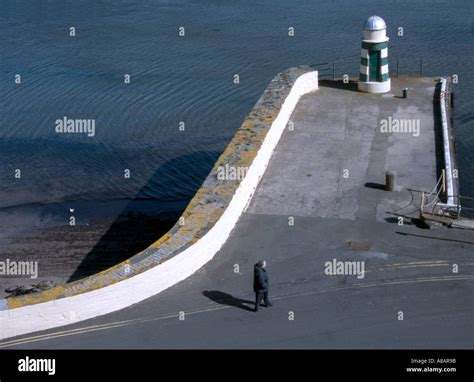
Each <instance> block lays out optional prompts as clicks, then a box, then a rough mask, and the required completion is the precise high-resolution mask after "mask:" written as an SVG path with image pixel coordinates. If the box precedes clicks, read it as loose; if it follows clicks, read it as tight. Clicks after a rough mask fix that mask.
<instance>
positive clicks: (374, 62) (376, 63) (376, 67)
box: [369, 50, 380, 81]
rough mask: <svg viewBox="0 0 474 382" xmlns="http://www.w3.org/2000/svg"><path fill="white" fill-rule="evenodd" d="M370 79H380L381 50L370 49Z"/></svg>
mask: <svg viewBox="0 0 474 382" xmlns="http://www.w3.org/2000/svg"><path fill="white" fill-rule="evenodd" d="M369 68H370V72H369V81H380V79H379V77H380V76H379V73H380V51H373V50H372V51H369Z"/></svg>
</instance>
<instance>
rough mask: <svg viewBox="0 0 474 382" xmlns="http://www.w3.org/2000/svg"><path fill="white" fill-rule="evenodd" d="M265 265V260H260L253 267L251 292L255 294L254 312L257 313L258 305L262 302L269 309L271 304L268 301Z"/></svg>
mask: <svg viewBox="0 0 474 382" xmlns="http://www.w3.org/2000/svg"><path fill="white" fill-rule="evenodd" d="M266 266H267V263H266V262H265V260H260V261H258V262H257V264H255V265H254V267H253V290H254V292H255V312H258V309H259V307H260V304H261V303H262V299H263V302H264V304H265V307H267V308H268V307H270V306H272V304H271V303H270V301H268V274H267V270H266V269H265V268H266Z"/></svg>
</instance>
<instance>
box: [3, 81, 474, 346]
mask: <svg viewBox="0 0 474 382" xmlns="http://www.w3.org/2000/svg"><path fill="white" fill-rule="evenodd" d="M418 84H419V86H420V88H419V91H418V92H416V94H417V96H418V98H416V97H415V96H413V98H414V99H412V100H411V104H410V105H407V104H405V105H404V104H401V102H402V101H401V100H400V99H398V98H395V97H393V96H392V97H390V96H385V97H383V96H370V95H360V94H359V93H356V92H352V91H350V90H340V89H336V88H332V87H322V88H321V90H320V92H319V94H317V93H316V94H312V95H308V96H305V97H304V98H303V99H302V100H301V102H300V103H299V105H298V106H297V109H296V110H295V112H294V114H293V116H292V120H293V122H294V125H295V129H294V130H293V131H286V132H285V134H284V136H283V137H282V140H281V141H280V143H279V145H278V147H277V150H276V151H275V153H274V155H273V157H272V160H271V163H270V166H269V168H268V169H267V172H266V173H265V175H264V177H263V179H262V181H261V183H260V185H259V187H258V189H257V191H256V194H255V196H254V198H253V199H252V202H251V204H250V206H249V208H248V210H247V211H246V212H245V213H244V214H243V216H242V217H241V219H240V220H239V222H238V224H237V226H236V228H235V229H234V231H233V233H232V235H231V237H230V239H229V240H228V241H227V243H226V244H225V246H224V247H223V248H222V250H221V251H219V253H217V254H216V256H215V258H214V259H213V260H212V261H210V262H209V263H208V264H206V266H204V267H203V268H202V269H201V270H199V271H198V272H196V273H195V274H194V275H193V276H191V277H190V278H188V279H187V280H185V281H183V282H180V283H178V284H177V285H175V286H174V287H172V288H170V289H168V290H166V291H164V292H162V293H160V294H159V295H157V296H154V297H153V298H150V299H148V300H146V301H144V302H142V303H139V304H136V305H134V306H131V307H129V308H127V309H124V310H122V311H119V312H116V313H113V314H109V315H106V316H102V317H98V318H95V319H92V320H88V321H84V322H81V323H77V324H74V325H70V326H67V327H62V328H57V329H54V330H48V331H44V332H40V333H33V334H30V335H25V336H21V337H16V338H14V339H9V340H6V341H3V342H1V343H0V348H1V347H3V348H30V349H31V348H41V349H43V348H44V349H46V348H49V349H56V348H61V349H62V348H160V349H161V348H179V349H183V348H318V349H327V348H338V349H342V348H352V349H362V348H386V349H397V348H405V349H414V348H452V349H454V348H472V347H473V344H474V325H473V322H474V320H473V317H474V299H473V297H472V296H473V292H474V259H473V258H472V253H473V248H474V233H473V232H472V231H466V230H454V229H447V228H442V227H432V228H431V229H427V227H425V226H423V225H421V224H418V222H417V221H416V220H415V221H411V220H410V219H409V216H410V214H406V215H405V216H406V217H405V219H404V220H403V224H402V225H400V224H399V223H400V220H399V219H398V215H396V214H393V213H389V212H393V210H398V211H399V210H403V211H408V210H412V209H416V206H417V204H416V203H418V199H417V197H418V195H417V193H416V191H411V190H410V189H409V188H415V189H418V190H419V189H426V190H428V188H430V187H432V186H433V185H434V181H435V179H436V154H435V151H434V144H435V142H434V132H433V131H432V129H433V126H434V122H433V113H432V112H430V111H432V110H431V108H432V103H431V102H432V96H433V94H432V91H433V89H434V87H433V86H434V85H433V84H432V83H429V82H428V81H426V82H419V83H418ZM401 85H403V84H401ZM396 86H397V84H395V85H394V88H395V89H396V88H397V87H396ZM335 104H337V105H339V106H338V108H335V107H334V105H335ZM330 107H332V109H331V108H330ZM364 111H365V114H366V115H367V113H370V115H371V116H373V118H372V117H371V118H369V119H367V118H366V117H364ZM394 113H395V114H396V115H398V118H400V117H403V116H407V118H408V117H413V116H415V117H419V118H420V120H421V121H422V134H421V135H420V140H418V141H416V138H413V137H412V138H409V137H407V136H400V137H397V136H395V137H394V136H388V135H383V134H382V135H381V133H380V132H379V131H378V130H377V128H378V121H379V120H380V119H381V118H386V117H387V116H389V115H394ZM354 116H357V118H355V117H354ZM423 126H424V127H423ZM430 126H431V130H430ZM423 133H425V135H424V134H423ZM430 134H431V135H430ZM421 139H423V143H422V144H421ZM402 149H403V150H405V151H404V152H400V151H399V150H402ZM423 150H424V151H423ZM423 152H424V155H423ZM407 156H408V158H412V159H413V158H416V161H415V162H413V161H412V162H410V160H409V159H406V157H407ZM346 168H348V169H349V174H350V175H349V178H347V177H344V176H343V173H344V169H346ZM387 169H396V170H397V171H399V172H401V174H400V177H399V185H400V187H399V191H398V192H396V193H389V192H386V191H384V190H383V189H382V187H380V183H381V182H382V181H383V179H384V174H385V171H386V170H387ZM428 191H429V190H428ZM259 259H265V260H266V261H267V263H268V267H267V269H268V272H269V276H270V285H271V287H270V298H271V300H272V302H273V303H274V305H273V307H271V308H262V309H261V310H260V312H258V313H255V312H253V311H252V309H253V299H254V295H253V291H252V275H253V264H254V263H255V262H256V261H257V260H259ZM333 260H334V261H357V262H359V264H364V270H365V272H364V274H363V277H362V276H361V275H360V274H359V275H357V274H347V273H346V274H343V275H328V274H326V272H325V269H326V268H327V266H326V263H327V262H332V261H333ZM358 276H359V277H358Z"/></svg>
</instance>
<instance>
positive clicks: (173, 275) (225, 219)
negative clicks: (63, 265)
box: [0, 71, 318, 339]
mask: <svg viewBox="0 0 474 382" xmlns="http://www.w3.org/2000/svg"><path fill="white" fill-rule="evenodd" d="M317 89H318V72H317V71H314V72H309V73H305V74H303V75H301V76H300V77H299V78H298V79H297V80H296V81H295V84H294V85H293V87H292V88H291V91H290V93H289V95H288V96H287V98H286V99H285V101H284V103H283V105H282V108H281V110H280V112H279V114H278V116H277V117H276V119H275V120H274V122H273V123H272V126H271V128H270V130H269V131H268V133H267V136H266V138H265V140H264V141H263V143H262V146H261V148H260V150H259V151H258V153H257V155H256V157H255V159H254V161H253V162H252V165H251V166H250V168H249V170H248V172H247V175H246V176H245V178H244V179H243V180H242V182H241V183H240V185H239V187H238V189H237V190H236V192H235V194H234V196H233V198H232V200H231V201H230V203H229V205H228V207H227V209H226V210H225V211H224V213H223V214H222V216H221V218H220V219H219V220H218V221H217V223H216V224H215V225H214V227H213V228H212V229H210V230H209V232H208V233H207V234H206V235H205V236H204V237H203V238H201V239H200V240H199V241H198V242H196V243H195V244H194V245H192V246H191V247H189V248H187V249H186V250H184V251H183V252H181V253H180V254H178V255H176V256H175V257H173V258H171V259H169V260H167V261H165V262H164V263H162V264H160V265H158V266H156V267H154V268H152V269H150V270H148V271H145V272H143V273H141V274H139V275H137V276H134V277H131V278H129V279H127V280H124V281H121V282H119V283H116V284H113V285H110V286H107V287H104V288H101V289H97V290H94V291H91V292H87V293H83V294H80V295H76V296H72V297H67V298H62V299H58V300H53V301H49V302H45V303H40V304H35V305H29V306H25V307H22V308H17V309H12V310H3V311H0V339H5V338H8V337H13V336H18V335H22V334H26V333H31V332H35V331H39V330H45V329H50V328H54V327H59V326H63V325H67V324H71V323H73V322H78V321H82V320H87V319H89V318H93V317H97V316H101V315H104V314H107V313H111V312H114V311H117V310H120V309H123V308H126V307H128V306H130V305H132V304H136V303H138V302H140V301H143V300H145V299H147V298H149V297H151V296H153V295H156V294H158V293H160V292H162V291H163V290H165V289H167V288H169V287H171V286H172V285H174V284H176V283H178V282H179V281H182V280H184V279H186V278H187V277H189V276H191V275H192V274H193V273H194V272H196V271H197V270H198V269H199V268H201V267H202V266H203V265H204V264H206V263H207V262H208V261H209V260H211V259H212V258H213V257H214V255H215V254H216V253H217V252H218V251H219V249H220V248H221V247H222V245H223V244H224V243H225V242H226V240H227V239H228V237H229V235H230V233H231V231H232V229H233V228H234V226H235V224H236V223H237V220H238V219H239V217H240V215H241V214H242V212H243V211H244V210H245V209H246V208H247V206H248V203H249V201H250V199H251V197H252V195H253V193H254V191H255V189H256V188H257V185H258V182H259V181H260V179H261V178H262V176H263V174H264V172H265V170H266V168H267V166H268V163H269V161H270V157H271V155H272V153H273V151H274V150H275V147H276V145H277V144H278V141H279V140H280V137H281V135H282V134H283V131H284V129H285V127H286V125H287V123H288V121H289V119H290V117H291V114H292V113H293V110H294V109H295V106H296V104H297V103H298V101H299V99H300V98H301V97H302V96H303V95H304V94H306V93H309V92H312V91H315V90H317Z"/></svg>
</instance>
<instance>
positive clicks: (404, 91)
mask: <svg viewBox="0 0 474 382" xmlns="http://www.w3.org/2000/svg"><path fill="white" fill-rule="evenodd" d="M403 98H408V88H404V89H403Z"/></svg>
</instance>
